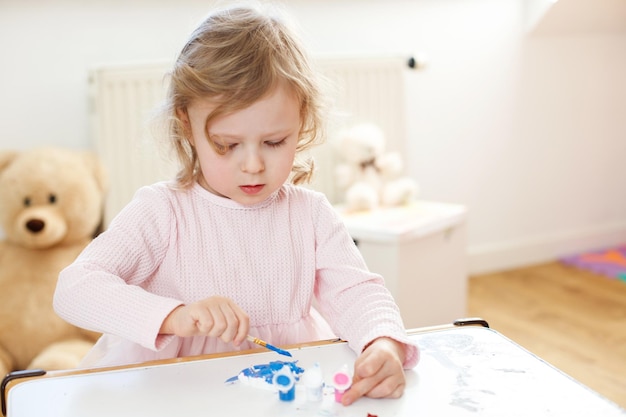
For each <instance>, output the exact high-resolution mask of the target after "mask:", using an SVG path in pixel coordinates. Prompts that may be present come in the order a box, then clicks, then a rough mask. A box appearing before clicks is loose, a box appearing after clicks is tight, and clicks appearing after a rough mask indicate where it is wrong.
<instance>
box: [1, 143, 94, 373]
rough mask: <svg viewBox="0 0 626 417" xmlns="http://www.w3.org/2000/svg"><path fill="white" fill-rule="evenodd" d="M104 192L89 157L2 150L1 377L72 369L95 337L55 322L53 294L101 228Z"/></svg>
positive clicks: (61, 151) (74, 153) (85, 154)
mask: <svg viewBox="0 0 626 417" xmlns="http://www.w3.org/2000/svg"><path fill="white" fill-rule="evenodd" d="M105 188H106V175H105V173H104V169H103V167H102V165H101V164H100V162H99V160H98V159H97V158H96V156H95V155H94V154H91V153H88V152H79V151H71V150H68V149H62V148H36V149H32V150H29V151H23V152H18V151H0V238H2V237H3V236H2V235H4V239H3V240H0V377H1V376H4V375H5V374H6V373H7V372H10V371H14V370H22V369H35V368H38V369H44V370H58V369H70V368H73V367H76V366H77V365H78V363H79V361H80V360H81V359H82V357H83V356H84V355H85V353H86V352H87V351H88V350H89V349H90V348H91V346H93V344H94V342H95V340H96V339H97V337H98V335H97V334H96V333H92V332H87V331H85V330H81V329H79V328H77V327H74V326H72V325H70V324H69V323H67V322H65V321H63V320H62V319H61V318H60V317H58V316H57V315H56V314H55V313H54V311H53V309H52V297H53V295H54V290H55V286H56V283H57V277H58V274H59V272H60V271H61V270H62V269H63V268H64V267H66V266H67V265H69V264H70V263H71V262H72V261H73V260H74V259H75V258H76V257H77V256H78V254H79V253H80V252H81V251H82V249H83V248H84V247H85V246H86V245H87V244H88V243H89V242H90V241H91V240H92V239H93V237H94V236H95V234H96V233H97V231H98V228H99V227H100V224H101V220H102V218H103V200H104V194H105Z"/></svg>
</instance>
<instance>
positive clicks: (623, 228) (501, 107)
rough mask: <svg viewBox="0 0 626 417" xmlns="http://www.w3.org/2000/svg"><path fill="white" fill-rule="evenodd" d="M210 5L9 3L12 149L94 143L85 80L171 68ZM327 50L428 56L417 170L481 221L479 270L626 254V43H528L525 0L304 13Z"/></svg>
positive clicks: (0, 13)
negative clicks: (136, 67) (604, 252)
mask: <svg viewBox="0 0 626 417" xmlns="http://www.w3.org/2000/svg"><path fill="white" fill-rule="evenodd" d="M209 4H210V2H207V1H200V0H177V1H172V0H138V1H134V2H127V1H124V0H92V1H89V2H83V1H80V0H56V1H46V0H2V1H0V61H1V63H2V64H1V65H0V114H1V115H2V117H0V130H1V131H2V132H3V134H2V135H1V136H0V148H16V149H26V148H29V147H32V146H35V145H40V144H54V145H59V146H67V147H72V148H90V147H91V146H92V140H91V134H90V130H89V117H88V115H89V112H88V100H87V74H88V70H89V69H90V68H92V67H94V66H96V65H98V64H110V63H124V62H127V61H133V62H141V61H154V60H158V61H163V60H172V59H174V57H175V55H176V53H177V52H178V50H179V49H180V47H181V46H182V44H183V43H184V41H185V38H186V36H187V35H188V33H189V32H190V31H191V30H192V29H193V28H194V27H195V25H196V24H197V23H198V22H199V21H200V20H201V19H202V17H203V16H204V15H205V13H206V12H207V11H208V5H209ZM286 8H287V9H288V10H289V11H290V12H291V13H292V14H293V15H294V17H295V18H296V20H297V21H298V22H299V25H300V26H301V28H302V30H303V32H304V38H305V40H306V42H307V43H308V44H309V46H310V48H311V50H312V52H314V53H351V54H354V53H375V52H385V53H398V54H404V55H409V54H413V53H420V54H421V53H423V54H425V55H426V56H427V57H428V61H429V66H428V67H427V68H426V69H425V70H423V71H418V72H415V73H412V74H411V75H410V79H409V85H408V91H407V93H408V95H409V98H408V102H409V115H408V120H409V121H408V124H409V131H410V137H409V138H408V139H409V143H408V148H409V153H408V155H407V164H408V165H409V172H410V174H411V175H412V176H414V178H415V179H416V180H417V181H418V182H419V183H420V184H421V187H422V197H423V198H424V199H429V200H436V201H444V202H452V203H461V204H465V205H467V206H468V207H469V209H470V214H469V222H468V232H469V233H468V234H469V235H468V253H469V255H470V271H471V272H472V273H477V272H484V271H489V270H494V269H501V268H508V267H513V266H518V265H522V264H525V263H533V262H539V261H543V260H548V259H553V258H555V257H557V256H559V255H562V254H565V253H570V252H575V251H577V250H581V249H585V248H592V247H602V246H606V245H610V244H614V243H618V242H624V241H626V188H625V187H624V185H623V184H624V179H625V177H626V175H625V174H624V166H625V165H624V160H625V159H626V125H625V123H626V122H625V121H624V119H625V118H624V117H623V115H625V114H626V77H624V75H623V74H626V53H625V52H624V51H626V33H624V32H617V33H616V32H611V33H605V32H603V31H601V30H600V31H598V30H593V31H587V32H584V33H576V34H573V35H572V34H568V33H565V34H563V33H556V34H547V35H546V34H541V33H535V34H530V35H528V34H526V33H525V31H524V29H525V25H524V23H525V22H524V16H526V11H525V8H524V1H523V0H413V1H410V0H406V1H402V0H394V1H388V0H334V1H330V0H325V1H316V0H294V1H290V2H287V3H286Z"/></svg>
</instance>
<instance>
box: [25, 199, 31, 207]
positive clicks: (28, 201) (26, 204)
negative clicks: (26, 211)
mask: <svg viewBox="0 0 626 417" xmlns="http://www.w3.org/2000/svg"><path fill="white" fill-rule="evenodd" d="M24 205H25V206H26V207H29V206H30V197H25V198H24Z"/></svg>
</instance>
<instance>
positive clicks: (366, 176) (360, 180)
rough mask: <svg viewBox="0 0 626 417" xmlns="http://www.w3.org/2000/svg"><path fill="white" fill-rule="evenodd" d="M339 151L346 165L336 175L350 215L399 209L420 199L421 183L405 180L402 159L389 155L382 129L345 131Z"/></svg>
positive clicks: (364, 126)
mask: <svg viewBox="0 0 626 417" xmlns="http://www.w3.org/2000/svg"><path fill="white" fill-rule="evenodd" d="M337 150H338V152H339V154H340V156H341V158H342V162H340V163H339V164H338V165H337V168H336V172H335V173H336V178H337V185H338V186H339V188H340V189H342V190H343V191H344V192H345V208H346V210H347V211H357V210H372V209H375V208H377V207H381V206H385V207H391V206H399V205H403V204H407V203H409V202H411V201H413V200H415V199H416V198H417V194H418V185H417V183H416V182H415V181H414V180H413V179H412V178H409V177H403V176H401V173H402V168H403V164H402V158H401V157H400V154H398V153H397V152H385V135H384V133H383V131H382V130H381V129H380V128H379V127H378V126H376V125H373V124H359V125H356V126H354V127H352V128H350V129H347V130H345V131H343V132H342V133H341V134H340V135H339V136H338V138H337Z"/></svg>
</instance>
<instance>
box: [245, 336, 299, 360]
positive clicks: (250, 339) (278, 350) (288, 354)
mask: <svg viewBox="0 0 626 417" xmlns="http://www.w3.org/2000/svg"><path fill="white" fill-rule="evenodd" d="M248 340H249V341H251V342H252V343H256V344H257V345H259V346H263V347H264V348H266V349H269V350H273V351H274V352H276V353H280V354H281V355H285V356H291V353H289V352H287V351H286V350H282V349H281V348H277V347H276V346H274V345H270V344H269V343H267V342H264V341H263V340H261V339H258V338H256V337H254V336H250V335H248Z"/></svg>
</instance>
